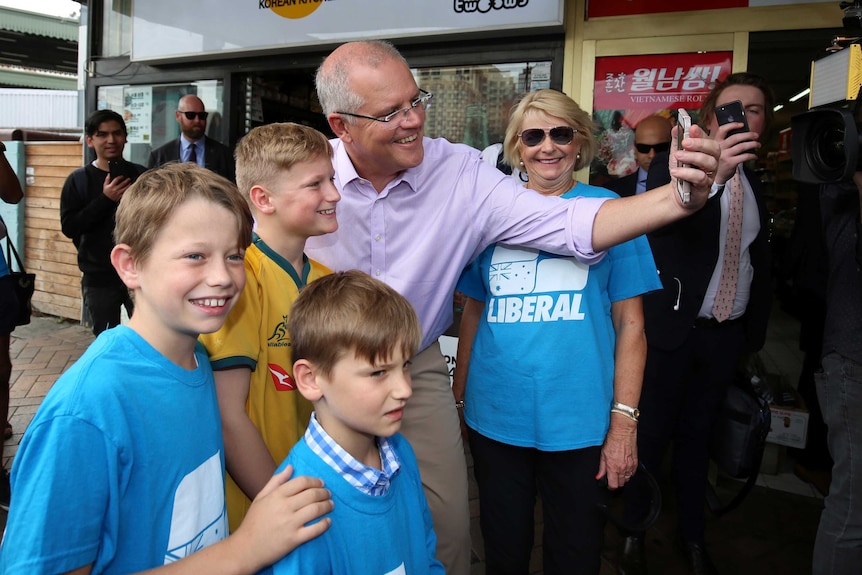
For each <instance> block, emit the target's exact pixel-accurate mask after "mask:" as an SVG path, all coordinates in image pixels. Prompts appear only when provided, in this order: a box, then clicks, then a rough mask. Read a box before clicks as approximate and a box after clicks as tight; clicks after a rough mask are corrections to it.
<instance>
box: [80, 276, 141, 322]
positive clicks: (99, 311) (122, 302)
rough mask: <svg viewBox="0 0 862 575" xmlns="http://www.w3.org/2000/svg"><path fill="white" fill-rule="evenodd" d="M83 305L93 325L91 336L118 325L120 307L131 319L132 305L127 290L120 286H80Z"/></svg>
mask: <svg viewBox="0 0 862 575" xmlns="http://www.w3.org/2000/svg"><path fill="white" fill-rule="evenodd" d="M82 291H83V294H84V305H85V306H86V308H87V311H88V312H89V314H90V320H91V321H92V324H93V335H99V334H100V333H102V332H103V331H105V330H106V329H110V328H112V327H115V326H118V325H120V306H122V307H124V308H126V313H127V314H129V317H132V312H133V311H134V307H135V305H134V303H133V302H132V297H131V296H130V295H129V289H128V288H127V287H126V286H124V285H122V284H120V285H116V286H110V287H108V286H89V285H85V286H82Z"/></svg>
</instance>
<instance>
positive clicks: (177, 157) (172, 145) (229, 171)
mask: <svg viewBox="0 0 862 575" xmlns="http://www.w3.org/2000/svg"><path fill="white" fill-rule="evenodd" d="M208 115H209V114H208V112H206V111H205V108H204V103H203V102H202V101H201V99H200V98H198V97H197V96H195V95H192V94H187V95H185V96H183V97H182V98H180V101H179V103H178V104H177V111H176V118H177V123H178V124H179V125H180V131H181V132H182V134H181V135H180V137H179V138H177V139H175V140H171V141H170V142H168V143H167V144H165V145H164V146H162V147H161V148H157V149H155V150H153V151H152V152H151V153H150V159H149V161H148V162H147V167H148V168H155V167H156V166H161V165H162V164H166V163H168V162H194V163H196V164H197V165H199V166H200V167H202V168H206V169H208V170H210V171H213V172H215V173H217V174H219V175H220V176H224V177H225V178H227V179H229V180H230V181H232V182H235V181H236V173H235V171H234V170H235V167H234V161H233V152H231V149H230V148H228V147H227V146H225V145H224V144H222V143H220V142H217V141H216V140H213V139H212V138H210V137H208V136H206V130H207V116H208Z"/></svg>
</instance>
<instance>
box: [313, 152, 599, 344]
mask: <svg viewBox="0 0 862 575" xmlns="http://www.w3.org/2000/svg"><path fill="white" fill-rule="evenodd" d="M424 143H425V158H424V160H423V161H422V163H421V164H419V165H418V166H416V167H415V168H410V169H409V170H406V171H405V172H404V173H402V174H401V175H400V176H398V177H396V178H395V179H394V180H392V181H391V182H390V183H389V184H388V185H387V186H386V188H384V189H383V191H381V192H380V193H377V190H375V189H374V186H372V185H371V183H370V182H369V181H368V180H365V179H363V178H361V177H360V176H359V175H358V174H357V173H356V169H355V168H354V167H353V163H352V162H351V160H350V158H349V157H348V155H347V151H346V150H345V148H344V145H343V143H342V142H341V141H340V140H332V146H333V148H334V150H335V156H334V158H333V160H332V162H333V166H334V167H335V184H336V186H337V187H338V189H339V191H340V192H341V201H340V202H338V206H337V208H336V209H337V213H338V230H337V231H336V232H334V233H331V234H326V235H324V236H316V237H312V238H309V239H308V242H307V243H306V253H307V254H308V256H309V257H311V258H313V259H315V260H317V261H319V262H321V263H322V264H324V265H326V266H328V267H330V268H332V269H333V270H336V271H342V270H348V269H359V270H362V271H364V272H367V273H369V274H370V275H371V276H372V277H375V278H377V279H380V280H382V281H384V282H386V283H387V284H389V285H390V286H392V287H393V288H395V289H396V290H397V291H398V292H399V293H401V294H402V295H403V296H404V297H406V298H407V300H408V301H409V302H410V303H411V304H413V308H414V309H415V310H416V314H417V315H418V316H419V322H420V324H421V325H422V344H421V347H420V349H425V348H426V347H428V346H429V345H430V344H431V343H433V342H434V341H436V340H437V338H438V337H440V335H441V334H442V333H443V332H444V331H446V329H447V328H448V327H449V326H450V325H451V324H452V294H453V292H454V290H455V285H456V283H457V282H458V278H459V277H460V275H461V271H462V270H463V269H464V267H465V266H466V265H467V264H468V263H470V262H471V261H472V260H473V258H474V257H476V255H478V254H479V253H480V252H481V251H482V250H483V249H484V248H485V247H487V246H489V245H491V244H493V243H496V242H503V243H509V244H513V245H520V246H528V247H533V248H538V249H541V250H544V251H546V252H551V253H554V254H562V255H574V256H575V257H576V258H577V259H578V260H580V261H582V262H584V263H587V264H589V263H593V262H596V261H598V260H600V259H601V258H602V257H603V256H604V252H599V253H596V252H593V249H592V248H593V245H592V233H593V220H594V219H595V216H596V212H598V210H599V207H600V206H601V204H602V202H603V201H604V198H576V199H572V200H563V199H560V198H557V197H545V196H541V195H539V194H537V193H536V192H534V191H531V190H527V189H525V188H523V187H521V185H520V184H519V183H518V182H516V181H515V180H514V179H513V178H511V177H510V176H507V175H505V174H503V173H502V172H500V171H499V170H497V169H496V168H494V167H493V166H491V165H489V164H487V163H486V162H483V161H482V159H481V157H480V155H479V151H478V150H475V149H473V148H471V147H469V146H465V145H462V144H453V143H451V142H449V141H447V140H444V139H442V138H439V139H430V138H425V140H424Z"/></svg>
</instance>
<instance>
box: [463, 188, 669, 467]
mask: <svg viewBox="0 0 862 575" xmlns="http://www.w3.org/2000/svg"><path fill="white" fill-rule="evenodd" d="M577 196H586V197H617V195H616V194H614V193H613V192H611V191H609V190H606V189H604V188H599V187H596V186H590V185H587V184H582V183H579V184H577V185H576V186H575V187H574V188H572V189H571V190H569V191H568V192H566V193H565V194H564V195H563V196H562V197H563V198H574V197H577ZM659 288H661V282H660V281H659V279H658V273H657V271H656V267H655V262H654V261H653V258H652V252H651V251H650V247H649V243H648V242H647V239H646V237H644V236H641V237H638V238H635V239H634V240H631V241H629V242H626V243H624V244H622V245H619V246H616V247H613V248H611V249H610V250H608V253H607V255H606V256H605V257H604V259H602V260H601V261H600V262H598V263H596V264H593V265H590V266H588V265H585V264H582V263H580V262H578V261H577V260H576V259H575V258H572V257H564V256H557V255H554V254H549V253H546V252H542V251H539V250H534V249H530V248H520V247H514V246H504V245H502V244H497V245H494V246H490V247H488V248H487V249H486V250H485V251H483V252H482V253H481V254H480V255H479V256H478V257H477V258H476V259H475V260H474V261H473V263H472V264H471V265H470V266H469V267H467V269H466V270H464V273H463V274H462V276H461V280H460V282H459V284H458V290H459V291H461V292H463V293H464V294H466V295H468V296H470V297H471V298H473V299H476V300H479V301H482V302H484V303H485V308H484V311H483V314H482V318H481V320H480V323H479V326H478V330H477V332H476V337H475V339H474V341H473V351H472V354H471V356H470V370H469V374H468V375H467V390H466V395H465V403H466V407H465V409H464V417H465V420H466V422H467V424H468V425H469V426H470V427H471V428H473V429H475V430H476V431H478V432H479V433H481V434H482V435H484V436H486V437H489V438H491V439H494V440H496V441H499V442H501V443H506V444H509V445H516V446H520V447H533V448H537V449H541V450H544V451H565V450H571V449H580V448H583V447H590V446H595V445H601V444H602V442H603V441H604V438H605V435H606V434H607V430H608V426H609V421H610V408H611V403H612V402H613V378H614V345H615V341H616V336H615V332H614V326H613V321H612V317H611V303H612V302H616V301H620V300H624V299H628V298H631V297H634V296H638V295H641V294H643V293H645V292H648V291H651V290H654V289H659Z"/></svg>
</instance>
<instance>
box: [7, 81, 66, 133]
mask: <svg viewBox="0 0 862 575" xmlns="http://www.w3.org/2000/svg"><path fill="white" fill-rule="evenodd" d="M76 127H78V92H76V91H74V90H29V89H24V88H0V128H31V129H34V128H43V129H44V128H50V129H58V128H76Z"/></svg>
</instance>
